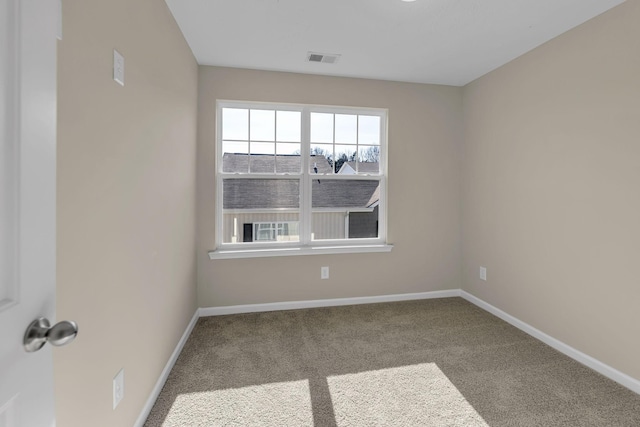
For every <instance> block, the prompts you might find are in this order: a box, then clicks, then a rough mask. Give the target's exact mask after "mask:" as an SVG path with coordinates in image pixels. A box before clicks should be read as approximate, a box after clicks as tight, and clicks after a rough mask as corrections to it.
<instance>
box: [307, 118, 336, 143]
mask: <svg viewBox="0 0 640 427" xmlns="http://www.w3.org/2000/svg"><path fill="white" fill-rule="evenodd" d="M311 142H330V143H332V142H333V114H326V113H311Z"/></svg>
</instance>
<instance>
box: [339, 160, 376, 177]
mask: <svg viewBox="0 0 640 427" xmlns="http://www.w3.org/2000/svg"><path fill="white" fill-rule="evenodd" d="M358 172H360V173H371V174H377V173H379V172H380V164H379V163H377V162H359V163H358ZM338 173H339V174H343V175H353V174H355V173H356V162H344V163H343V164H342V166H341V167H340V170H339V171H338Z"/></svg>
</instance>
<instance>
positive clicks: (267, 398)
mask: <svg viewBox="0 0 640 427" xmlns="http://www.w3.org/2000/svg"><path fill="white" fill-rule="evenodd" d="M145 426H147V427H155V426H180V427H187V426H273V427H283V426H286V427H289V426H291V427H294V426H315V427H324V426H327V427H360V426H402V427H411V426H460V427H462V426H464V427H474V426H492V427H494V426H545V427H547V426H581V427H582V426H594V427H607V426H627V427H638V426H640V396H639V395H637V394H635V393H633V392H631V391H629V390H627V389H625V388H623V387H622V386H619V385H618V384H616V383H614V382H613V381H610V380H608V379H606V378H604V377H603V376H601V375H600V374H598V373H596V372H594V371H592V370H590V369H588V368H586V367H584V366H582V365H581V364H579V363H577V362H575V361H573V360H571V359H569V358H567V357H566V356H564V355H562V354H560V353H558V352H557V351H555V350H553V349H552V348H550V347H548V346H546V345H545V344H543V343H541V342H539V341H537V340H535V339H534V338H531V337H530V336H528V335H526V334H525V333H523V332H521V331H519V330H518V329H516V328H514V327H512V326H510V325H509V324H507V323H505V322H503V321H502V320H500V319H498V318H496V317H494V316H492V315H491V314H489V313H487V312H485V311H483V310H481V309H479V308H477V307H475V306H473V305H472V304H470V303H468V302H466V301H464V300H463V299H460V298H447V299H439V300H424V301H412V302H400V303H385V304H370V305H360V306H347V307H332V308H320V309H308V310H295V311H280V312H270V313H256V314H243V315H231V316H220V317H208V318H202V319H200V320H199V321H198V324H197V325H196V327H195V328H194V330H193V333H192V334H191V337H190V338H189V340H188V342H187V343H186V345H185V348H184V350H183V352H182V354H181V355H180V357H179V359H178V361H177V363H176V365H175V367H174V369H173V370H172V372H171V374H170V376H169V379H168V380H167V383H166V385H165V387H164V389H163V390H162V393H161V394H160V396H159V398H158V400H157V402H156V404H155V406H154V407H153V409H152V411H151V414H150V415H149V418H148V420H147V422H146V424H145Z"/></svg>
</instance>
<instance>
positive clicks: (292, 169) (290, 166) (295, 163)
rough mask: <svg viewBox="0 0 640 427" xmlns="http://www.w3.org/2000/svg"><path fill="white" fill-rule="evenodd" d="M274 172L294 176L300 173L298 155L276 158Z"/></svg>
mask: <svg viewBox="0 0 640 427" xmlns="http://www.w3.org/2000/svg"><path fill="white" fill-rule="evenodd" d="M276 172H277V173H295V174H299V173H300V172H302V162H301V159H300V155H289V156H276Z"/></svg>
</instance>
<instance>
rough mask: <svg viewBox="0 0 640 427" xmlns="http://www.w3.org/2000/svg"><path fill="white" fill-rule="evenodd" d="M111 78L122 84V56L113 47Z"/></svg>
mask: <svg viewBox="0 0 640 427" xmlns="http://www.w3.org/2000/svg"><path fill="white" fill-rule="evenodd" d="M113 80H115V81H116V82H118V83H120V85H122V86H124V56H122V55H121V54H120V52H118V51H117V50H115V49H113Z"/></svg>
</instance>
